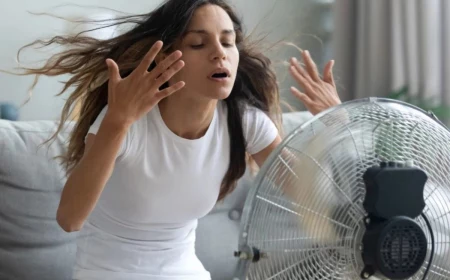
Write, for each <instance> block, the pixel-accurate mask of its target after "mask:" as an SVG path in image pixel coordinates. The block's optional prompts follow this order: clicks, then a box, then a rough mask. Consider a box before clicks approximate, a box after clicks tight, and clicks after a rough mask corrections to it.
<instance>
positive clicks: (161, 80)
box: [150, 60, 184, 88]
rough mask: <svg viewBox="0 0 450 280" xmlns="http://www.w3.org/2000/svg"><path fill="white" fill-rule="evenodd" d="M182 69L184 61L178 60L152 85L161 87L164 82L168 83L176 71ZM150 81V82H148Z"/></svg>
mask: <svg viewBox="0 0 450 280" xmlns="http://www.w3.org/2000/svg"><path fill="white" fill-rule="evenodd" d="M183 67H184V61H182V60H179V61H177V62H175V64H173V65H172V66H171V67H170V68H169V69H167V68H166V69H167V70H166V71H165V72H164V73H162V74H161V75H160V76H159V77H158V78H157V79H156V80H155V81H154V85H155V86H156V87H157V88H159V87H160V86H161V85H163V84H164V83H165V82H167V81H169V80H170V78H172V77H173V75H175V74H176V73H177V72H178V71H180V70H181V68H183ZM150 81H151V80H150Z"/></svg>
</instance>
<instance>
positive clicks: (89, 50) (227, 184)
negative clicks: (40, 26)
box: [19, 0, 281, 200]
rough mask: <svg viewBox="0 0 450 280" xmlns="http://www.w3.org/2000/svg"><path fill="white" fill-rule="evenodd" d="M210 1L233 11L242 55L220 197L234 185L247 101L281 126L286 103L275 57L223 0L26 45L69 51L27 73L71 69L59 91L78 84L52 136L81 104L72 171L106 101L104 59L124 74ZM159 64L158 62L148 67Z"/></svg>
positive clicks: (66, 158) (174, 3) (164, 9)
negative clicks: (99, 35) (117, 29)
mask: <svg viewBox="0 0 450 280" xmlns="http://www.w3.org/2000/svg"><path fill="white" fill-rule="evenodd" d="M207 4H212V5H217V6H220V7H221V8H223V9H224V10H225V11H226V12H227V13H228V15H229V16H230V18H231V20H232V21H233V24H234V28H235V32H236V35H237V37H236V44H237V48H238V50H239V55H240V61H239V66H238V71H237V77H236V82H235V85H234V87H233V89H232V92H231V94H230V96H229V97H228V98H227V99H225V102H226V105H227V109H228V128H229V134H230V140H231V141H230V143H231V147H230V162H229V167H228V171H227V172H226V174H225V176H224V178H223V181H222V185H221V189H220V194H219V200H222V199H223V198H225V196H226V195H227V194H229V193H230V192H232V191H233V190H234V188H235V186H236V182H237V180H238V179H239V178H241V177H242V176H243V175H244V173H245V170H246V166H247V162H249V157H248V155H247V154H246V140H245V138H244V134H243V127H242V113H243V109H244V106H245V105H250V106H254V107H257V108H259V109H261V110H263V111H265V112H267V113H268V114H269V116H270V117H271V118H272V120H273V121H274V123H275V125H276V126H277V127H278V129H279V130H280V131H281V109H280V105H279V104H280V103H279V89H278V85H277V80H276V76H275V73H274V71H273V69H272V67H271V66H272V65H271V61H270V60H269V59H268V58H267V57H266V56H265V55H264V54H263V53H262V51H261V48H260V46H259V45H258V43H259V41H255V42H254V43H250V40H249V38H248V37H244V31H243V27H242V23H241V21H240V19H239V18H238V17H237V15H236V13H235V12H234V11H233V9H232V7H230V6H229V5H228V4H227V3H226V2H225V1H224V0H167V1H165V2H164V3H163V4H161V5H160V6H159V7H158V8H156V9H155V10H153V11H152V12H150V13H148V14H141V15H132V16H121V17H118V18H117V20H116V21H114V23H112V24H111V25H114V26H117V25H121V24H130V23H131V24H134V26H133V28H131V29H130V30H129V31H127V32H125V33H123V34H121V35H118V36H116V37H114V38H111V39H106V40H99V39H95V38H91V37H89V36H86V35H85V34H86V31H85V32H81V33H79V34H77V35H75V36H55V37H53V38H51V39H50V40H47V41H43V40H37V41H35V42H33V43H31V44H29V45H26V46H24V47H23V48H26V47H30V46H38V45H40V46H42V47H47V46H50V45H53V44H56V45H62V46H64V47H65V48H66V50H65V51H62V52H60V53H57V54H54V55H52V56H51V57H50V58H49V59H48V60H47V61H46V63H45V64H44V65H43V66H41V67H35V68H25V67H24V68H22V69H23V73H22V75H36V78H38V77H39V76H40V75H44V76H58V75H63V74H69V75H71V78H70V79H69V80H68V81H67V82H65V85H64V87H63V89H62V90H61V92H60V93H59V95H61V94H63V93H64V92H66V91H67V90H69V89H70V88H74V90H73V92H72V93H71V94H70V96H69V97H68V99H67V101H66V103H65V106H64V108H63V111H62V115H61V119H60V122H59V127H58V130H57V131H56V133H55V134H54V135H53V136H52V138H53V139H54V138H55V137H56V136H57V134H58V133H59V132H60V131H61V130H62V128H63V127H64V124H65V123H66V122H67V121H68V120H70V119H71V115H72V112H73V111H74V109H76V108H77V107H79V112H78V115H77V117H76V120H75V124H74V128H73V130H71V132H70V137H69V139H68V141H69V144H68V147H67V152H66V154H65V155H63V156H62V160H63V165H64V167H65V169H66V171H67V173H70V172H71V170H72V169H73V168H74V167H75V166H76V165H77V163H78V162H79V161H80V159H81V158H82V156H83V153H84V149H85V143H84V139H85V136H86V134H87V133H88V130H89V127H90V126H91V125H92V124H93V122H94V121H95V119H96V118H97V116H98V115H99V113H100V111H101V110H102V109H103V108H104V107H105V105H107V102H108V68H107V65H106V63H105V60H106V59H107V58H111V59H113V60H114V61H116V63H117V64H118V66H119V69H120V71H121V73H120V74H121V76H122V77H126V76H127V75H129V74H130V73H131V72H132V71H133V70H134V69H135V68H136V67H137V65H138V64H139V63H140V62H141V60H142V58H143V57H144V55H145V54H146V53H147V52H148V50H149V49H150V48H151V46H152V45H153V44H154V43H155V42H156V41H157V40H162V41H163V42H164V49H163V51H165V52H166V51H171V50H174V49H173V46H174V44H175V43H176V41H177V39H179V38H181V37H182V36H183V34H184V32H185V31H186V28H187V26H188V24H189V22H190V20H191V18H192V16H193V14H194V12H195V10H196V9H197V8H199V7H201V6H203V5H207ZM19 54H20V51H19ZM155 66H156V65H155V64H154V63H153V64H152V65H151V66H150V68H149V70H151V69H153V68H154V67H155ZM165 86H167V85H165ZM52 138H51V139H52Z"/></svg>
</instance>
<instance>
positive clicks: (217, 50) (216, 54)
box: [211, 42, 227, 60]
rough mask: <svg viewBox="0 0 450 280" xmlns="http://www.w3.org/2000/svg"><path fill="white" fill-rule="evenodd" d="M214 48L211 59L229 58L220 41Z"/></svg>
mask: <svg viewBox="0 0 450 280" xmlns="http://www.w3.org/2000/svg"><path fill="white" fill-rule="evenodd" d="M213 48H214V49H213V50H212V52H211V60H224V59H226V58H227V53H226V52H225V49H224V47H223V46H222V44H221V43H220V42H218V43H216V44H214V47H213Z"/></svg>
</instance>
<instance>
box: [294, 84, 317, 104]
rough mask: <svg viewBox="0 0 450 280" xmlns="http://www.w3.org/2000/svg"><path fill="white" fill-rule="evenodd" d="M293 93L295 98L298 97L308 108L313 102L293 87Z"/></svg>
mask: <svg viewBox="0 0 450 280" xmlns="http://www.w3.org/2000/svg"><path fill="white" fill-rule="evenodd" d="M291 92H292V94H293V95H294V96H296V97H297V98H298V99H300V101H301V102H303V104H305V105H306V106H308V105H309V104H310V103H311V102H312V100H311V98H309V96H308V95H306V94H304V93H303V92H301V91H299V90H298V89H297V88H295V87H291Z"/></svg>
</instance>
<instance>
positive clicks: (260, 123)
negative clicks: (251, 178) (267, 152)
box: [242, 106, 278, 155]
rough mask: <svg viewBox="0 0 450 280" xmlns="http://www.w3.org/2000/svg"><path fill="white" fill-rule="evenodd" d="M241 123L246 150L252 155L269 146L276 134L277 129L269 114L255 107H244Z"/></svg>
mask: <svg viewBox="0 0 450 280" xmlns="http://www.w3.org/2000/svg"><path fill="white" fill-rule="evenodd" d="M242 124H243V131H244V136H245V139H246V141H247V152H248V153H250V154H252V155H253V154H256V153H258V152H260V151H262V150H263V149H264V148H266V147H267V146H269V145H270V144H271V143H272V142H273V141H274V140H275V138H276V137H277V135H278V129H277V127H276V126H275V124H274V123H273V121H272V120H271V119H270V118H269V116H268V115H267V114H266V113H265V112H263V111H262V110H260V109H258V108H255V107H250V106H249V107H247V108H246V109H245V111H244V114H243V122H242Z"/></svg>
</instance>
